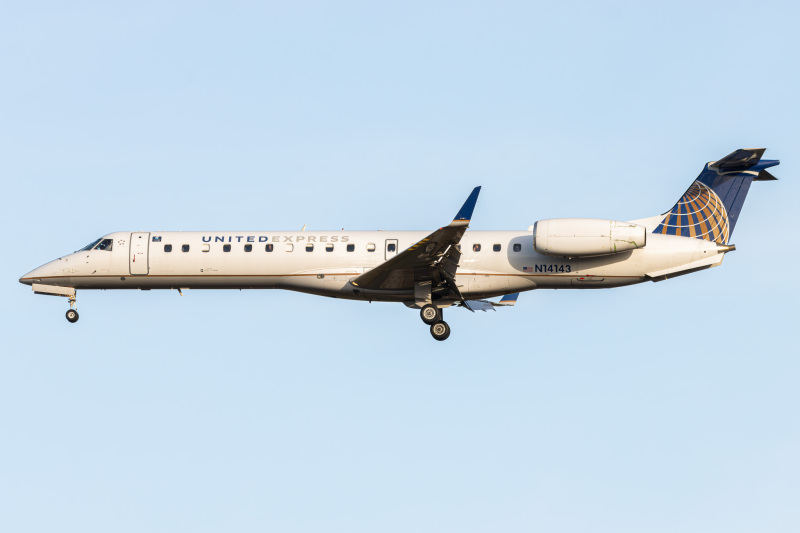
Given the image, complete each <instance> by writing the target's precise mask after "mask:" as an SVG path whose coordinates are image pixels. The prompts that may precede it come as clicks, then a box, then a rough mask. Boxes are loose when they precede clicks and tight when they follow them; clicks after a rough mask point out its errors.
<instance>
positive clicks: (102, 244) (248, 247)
mask: <svg viewBox="0 0 800 533" xmlns="http://www.w3.org/2000/svg"><path fill="white" fill-rule="evenodd" d="M111 243H112V241H111V239H104V240H103V241H95V242H93V243H92V244H91V245H89V246H86V247H85V248H82V250H89V249H91V248H92V247H95V246H96V248H97V249H98V250H111ZM476 246H478V247H479V248H480V245H476ZM189 249H190V246H189V245H188V244H183V245H181V251H182V252H188V251H189ZM201 249H202V251H204V252H210V251H211V245H210V244H203V247H202V248H201ZM231 249H232V247H231V245H230V244H223V245H222V251H223V252H230V251H231ZM285 249H286V251H287V252H292V251H294V244H291V243H287V244H286V248H285ZM345 249H346V250H347V251H348V252H355V251H356V245H355V244H348V245H347V246H346V247H345ZM396 249H397V245H396V244H394V243H390V244H389V245H388V246H387V250H388V251H390V252H394V251H395V250H396ZM274 250H275V245H274V244H271V243H270V244H267V245H266V246H264V251H265V252H272V251H274ZM305 250H306V252H313V251H314V244H313V243H308V244H306V247H305ZM333 250H334V246H333V244H330V243H328V244H326V245H325V251H326V252H333ZM78 251H81V250H78ZM244 251H245V252H252V251H253V245H252V244H245V245H244ZM367 251H368V252H374V251H375V243H369V244H367ZM164 252H166V253H170V252H172V245H171V244H165V245H164Z"/></svg>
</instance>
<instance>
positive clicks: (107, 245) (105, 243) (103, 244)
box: [78, 237, 113, 252]
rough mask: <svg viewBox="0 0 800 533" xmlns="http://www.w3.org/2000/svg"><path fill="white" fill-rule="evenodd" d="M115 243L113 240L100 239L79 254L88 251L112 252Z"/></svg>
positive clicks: (82, 249) (85, 247)
mask: <svg viewBox="0 0 800 533" xmlns="http://www.w3.org/2000/svg"><path fill="white" fill-rule="evenodd" d="M112 244H113V241H112V240H111V239H104V238H102V237H101V238H99V239H97V240H96V241H92V242H91V243H89V244H87V245H86V246H84V247H83V248H81V249H80V250H78V252H85V251H87V250H105V251H106V252H110V251H111V248H112Z"/></svg>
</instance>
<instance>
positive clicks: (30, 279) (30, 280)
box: [19, 263, 50, 285]
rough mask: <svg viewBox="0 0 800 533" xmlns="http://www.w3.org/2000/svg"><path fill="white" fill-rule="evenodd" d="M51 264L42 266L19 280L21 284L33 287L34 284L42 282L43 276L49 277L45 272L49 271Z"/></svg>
mask: <svg viewBox="0 0 800 533" xmlns="http://www.w3.org/2000/svg"><path fill="white" fill-rule="evenodd" d="M49 264H50V263H48V264H47V265H42V266H40V267H39V268H34V269H33V270H31V271H30V272H28V273H27V274H25V275H24V276H22V277H21V278H19V282H20V283H22V284H23V285H33V284H34V283H38V282H40V281H41V278H42V276H46V275H47V274H46V272H45V271H46V270H47V266H48V265H49Z"/></svg>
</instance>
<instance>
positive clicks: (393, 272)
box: [350, 187, 481, 300]
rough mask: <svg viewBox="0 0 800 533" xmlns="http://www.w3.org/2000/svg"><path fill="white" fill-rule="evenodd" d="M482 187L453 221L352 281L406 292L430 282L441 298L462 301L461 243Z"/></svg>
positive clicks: (474, 190)
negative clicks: (457, 277) (459, 276)
mask: <svg viewBox="0 0 800 533" xmlns="http://www.w3.org/2000/svg"><path fill="white" fill-rule="evenodd" d="M480 192H481V188H480V187H475V189H473V191H472V193H471V194H470V195H469V198H467V201H466V202H464V205H463V206H462V207H461V209H460V210H459V211H458V214H457V215H456V216H455V218H454V219H453V221H452V222H451V223H450V224H448V225H447V226H445V227H443V228H439V229H437V230H436V231H434V232H433V233H431V234H430V235H428V236H427V237H425V238H424V239H422V240H421V241H419V242H416V243H414V244H413V245H411V246H409V247H408V249H406V250H405V251H403V252H402V253H399V254H397V255H396V256H394V257H392V258H391V259H389V260H388V261H386V262H385V263H382V264H380V265H378V266H377V267H375V268H373V269H372V270H370V271H368V272H365V273H364V274H362V275H360V276H358V277H357V278H354V279H352V280H351V281H350V283H352V284H353V285H354V286H356V287H358V288H360V289H370V290H407V289H413V288H414V284H415V283H418V282H424V281H431V282H432V292H433V293H435V294H437V295H438V296H439V297H446V296H449V297H452V298H454V299H458V300H463V299H464V298H462V297H461V293H460V291H459V290H458V287H457V286H456V282H455V273H456V269H458V261H459V259H461V251H460V250H459V249H458V243H459V242H460V241H461V237H463V236H464V232H465V231H467V228H468V227H469V221H470V219H471V218H472V212H473V211H474V210H475V203H476V202H477V201H478V194H479V193H480Z"/></svg>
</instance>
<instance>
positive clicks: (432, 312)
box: [419, 304, 450, 341]
mask: <svg viewBox="0 0 800 533" xmlns="http://www.w3.org/2000/svg"><path fill="white" fill-rule="evenodd" d="M419 316H420V318H422V321H423V322H425V323H426V324H428V325H429V326H430V327H431V335H432V336H433V338H434V339H436V340H437V341H443V340H445V339H446V338H447V337H449V336H450V326H448V325H447V322H445V321H444V320H443V319H442V316H443V313H442V309H441V308H439V307H436V306H435V305H431V304H425V305H424V306H422V309H420V312H419Z"/></svg>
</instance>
